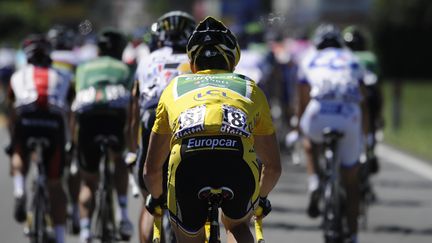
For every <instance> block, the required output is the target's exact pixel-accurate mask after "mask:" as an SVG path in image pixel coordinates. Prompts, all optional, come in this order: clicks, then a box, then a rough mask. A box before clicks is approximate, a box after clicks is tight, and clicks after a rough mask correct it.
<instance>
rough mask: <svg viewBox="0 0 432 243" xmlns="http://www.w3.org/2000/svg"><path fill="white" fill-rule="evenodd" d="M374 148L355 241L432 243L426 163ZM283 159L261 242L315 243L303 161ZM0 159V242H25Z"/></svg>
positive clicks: (135, 205) (431, 191)
mask: <svg viewBox="0 0 432 243" xmlns="http://www.w3.org/2000/svg"><path fill="white" fill-rule="evenodd" d="M7 142H8V136H7V134H6V132H5V130H4V129H0V148H3V147H4V145H5V144H6V143H7ZM378 151H379V156H380V160H381V161H382V163H381V167H382V168H381V172H380V174H379V175H378V176H376V177H374V178H373V183H374V186H375V191H376V193H377V195H378V202H377V203H376V204H375V205H373V206H372V207H371V208H370V210H369V214H368V215H369V220H368V227H367V229H366V230H362V231H361V232H360V235H359V240H360V242H361V243H431V242H432V176H431V175H432V172H431V171H432V169H431V167H430V166H423V167H418V166H417V167H416V166H411V165H413V164H414V165H416V164H417V162H416V160H415V159H414V158H412V157H410V156H406V155H404V154H400V153H397V151H393V150H392V149H391V148H388V147H387V146H381V147H379V150H378ZM282 158H283V162H284V170H283V175H282V177H281V179H280V181H279V183H278V185H277V187H276V189H275V190H274V192H273V193H272V194H271V195H270V200H271V201H272V204H273V212H272V213H271V214H270V215H269V216H268V217H267V218H265V220H264V235H265V239H266V242H267V243H280V242H281V243H282V242H283V243H284V242H292V243H300V242H301V243H315V242H316V243H320V242H322V236H321V235H322V233H321V231H320V228H319V225H320V220H319V219H316V220H312V219H309V218H308V217H307V216H306V214H305V207H306V202H307V196H306V180H305V168H304V166H303V165H298V166H294V165H292V164H291V162H290V160H289V157H288V156H287V155H285V154H284V155H283V157H282ZM0 160H1V163H0V220H1V221H0V243H21V242H28V240H27V239H26V238H25V237H24V236H23V233H22V229H23V227H22V226H21V225H19V224H17V223H16V222H15V221H14V219H13V217H12V212H13V196H12V180H11V178H10V177H9V159H8V158H7V157H6V156H5V155H4V154H3V153H0ZM396 164H397V165H396ZM405 165H409V166H405ZM405 167H407V168H408V169H409V170H407V169H406V168H405ZM413 168H414V169H413ZM413 171H414V172H413ZM140 203H141V201H140V200H135V199H132V198H131V199H130V211H129V212H130V216H131V218H132V219H134V220H135V221H136V220H137V215H138V212H139V207H140ZM222 233H223V232H222ZM67 242H70V243H75V242H78V238H77V237H75V236H68V238H67ZM131 242H137V237H136V236H134V238H133V239H132V241H131Z"/></svg>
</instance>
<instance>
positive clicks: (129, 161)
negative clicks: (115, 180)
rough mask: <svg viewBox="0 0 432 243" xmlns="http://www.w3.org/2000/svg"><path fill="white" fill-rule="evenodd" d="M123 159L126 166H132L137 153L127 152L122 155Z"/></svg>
mask: <svg viewBox="0 0 432 243" xmlns="http://www.w3.org/2000/svg"><path fill="white" fill-rule="evenodd" d="M124 161H125V163H126V164H127V165H128V166H133V165H134V164H135V162H136V161H137V154H136V153H133V152H127V153H126V155H125V156H124Z"/></svg>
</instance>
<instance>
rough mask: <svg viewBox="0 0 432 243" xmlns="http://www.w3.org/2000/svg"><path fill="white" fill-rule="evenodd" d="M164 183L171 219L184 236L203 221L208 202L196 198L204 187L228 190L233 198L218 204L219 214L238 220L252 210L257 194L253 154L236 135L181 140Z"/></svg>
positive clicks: (257, 173) (257, 187) (256, 164)
mask: <svg viewBox="0 0 432 243" xmlns="http://www.w3.org/2000/svg"><path fill="white" fill-rule="evenodd" d="M178 152H180V153H178ZM251 155H252V156H251ZM168 183H169V184H168V209H169V210H170V215H171V220H172V221H174V222H175V223H176V224H177V225H178V226H179V227H180V229H182V230H183V231H184V232H185V233H187V234H190V235H193V234H196V233H197V232H198V231H199V230H200V229H201V228H202V227H203V226H204V224H205V222H206V219H207V215H208V211H207V210H208V202H207V201H203V200H200V199H199V198H198V192H199V191H200V190H201V189H202V188H204V187H208V186H210V187H213V188H220V187H228V188H230V189H231V190H232V191H233V192H234V198H233V199H232V200H229V201H225V202H223V203H222V205H221V208H222V211H223V213H224V214H225V215H226V216H227V217H228V218H231V219H241V218H243V217H245V216H247V215H248V214H249V213H250V212H251V211H252V210H253V208H254V205H255V203H256V201H257V198H258V194H259V184H258V183H259V169H258V163H257V161H256V155H255V152H254V150H253V148H252V146H245V141H244V140H243V139H241V138H240V137H237V136H203V137H192V138H185V139H183V140H182V141H181V143H180V144H177V145H174V147H173V149H172V151H171V158H170V164H169V178H168Z"/></svg>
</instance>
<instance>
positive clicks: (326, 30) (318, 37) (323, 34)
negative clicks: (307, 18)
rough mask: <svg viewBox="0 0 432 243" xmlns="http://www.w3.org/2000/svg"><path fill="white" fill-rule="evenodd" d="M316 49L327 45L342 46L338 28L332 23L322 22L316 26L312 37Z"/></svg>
mask: <svg viewBox="0 0 432 243" xmlns="http://www.w3.org/2000/svg"><path fill="white" fill-rule="evenodd" d="M312 42H313V44H314V45H315V47H316V48H317V49H318V50H321V49H324V48H327V47H336V48H340V47H343V40H342V37H341V33H340V31H339V29H338V28H337V27H336V26H334V25H332V24H322V25H320V26H318V28H316V30H315V33H314V35H313V39H312Z"/></svg>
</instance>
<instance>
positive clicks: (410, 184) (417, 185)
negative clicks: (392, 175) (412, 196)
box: [374, 179, 432, 190]
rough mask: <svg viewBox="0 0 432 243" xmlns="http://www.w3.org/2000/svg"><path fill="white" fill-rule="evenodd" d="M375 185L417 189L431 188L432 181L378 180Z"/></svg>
mask: <svg viewBox="0 0 432 243" xmlns="http://www.w3.org/2000/svg"><path fill="white" fill-rule="evenodd" d="M374 185H376V186H380V187H384V188H397V189H417V190H421V189H424V190H430V188H431V187H432V183H431V182H428V181H397V180H384V179H380V180H376V181H375V182H374Z"/></svg>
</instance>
